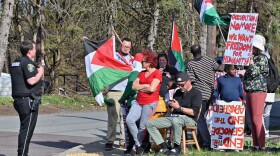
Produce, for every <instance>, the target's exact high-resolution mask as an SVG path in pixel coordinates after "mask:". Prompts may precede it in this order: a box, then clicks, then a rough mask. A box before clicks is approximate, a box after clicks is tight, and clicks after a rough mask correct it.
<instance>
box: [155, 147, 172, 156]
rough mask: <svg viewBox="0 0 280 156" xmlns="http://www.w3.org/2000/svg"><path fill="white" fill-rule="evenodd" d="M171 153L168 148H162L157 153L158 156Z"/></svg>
mask: <svg viewBox="0 0 280 156" xmlns="http://www.w3.org/2000/svg"><path fill="white" fill-rule="evenodd" d="M169 152H170V150H169V149H168V148H162V149H160V150H159V151H158V152H157V153H156V156H160V155H167V154H169Z"/></svg>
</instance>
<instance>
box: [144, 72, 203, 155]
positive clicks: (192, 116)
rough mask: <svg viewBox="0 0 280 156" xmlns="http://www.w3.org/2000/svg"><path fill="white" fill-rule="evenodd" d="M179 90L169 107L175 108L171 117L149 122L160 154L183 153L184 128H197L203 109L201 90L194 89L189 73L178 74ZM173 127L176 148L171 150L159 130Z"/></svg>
mask: <svg viewBox="0 0 280 156" xmlns="http://www.w3.org/2000/svg"><path fill="white" fill-rule="evenodd" d="M176 83H177V85H178V87H179V88H180V89H178V90H177V91H176V92H175V94H174V96H173V100H172V101H169V102H168V105H169V106H170V107H171V108H173V112H172V114H171V116H170V117H162V118H157V119H154V120H149V121H148V122H147V124H146V125H147V130H148V132H149V134H150V135H151V137H152V138H153V140H154V141H155V143H156V144H157V145H160V147H161V149H160V150H159V152H158V154H169V155H178V154H180V152H181V147H180V143H181V136H182V127H184V126H195V125H196V122H197V118H198V115H199V110H200V109H201V102H202V96H201V93H200V91H199V90H197V89H196V88H194V87H192V84H191V81H190V77H189V76H188V74H187V73H178V74H177V76H176ZM168 127H172V130H173V131H174V140H173V144H174V148H173V149H171V150H169V148H168V146H167V144H166V142H165V140H163V138H162V136H161V134H160V133H159V129H161V128H168Z"/></svg>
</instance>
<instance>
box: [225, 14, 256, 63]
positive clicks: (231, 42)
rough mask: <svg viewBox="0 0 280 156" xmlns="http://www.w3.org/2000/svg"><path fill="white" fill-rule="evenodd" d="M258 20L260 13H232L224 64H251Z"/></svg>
mask: <svg viewBox="0 0 280 156" xmlns="http://www.w3.org/2000/svg"><path fill="white" fill-rule="evenodd" d="M257 21H258V14H256V13H232V14H231V21H230V26H229V33H228V37H227V43H226V50H225V54H224V64H234V65H244V66H248V65H249V61H250V53H251V51H252V48H253V46H252V39H253V37H254V36H255V33H256V28H257Z"/></svg>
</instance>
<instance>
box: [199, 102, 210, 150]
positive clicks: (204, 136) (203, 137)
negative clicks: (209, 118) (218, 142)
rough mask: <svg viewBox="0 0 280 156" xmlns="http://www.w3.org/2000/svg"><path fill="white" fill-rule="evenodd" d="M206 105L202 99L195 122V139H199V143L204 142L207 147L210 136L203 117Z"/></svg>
mask: <svg viewBox="0 0 280 156" xmlns="http://www.w3.org/2000/svg"><path fill="white" fill-rule="evenodd" d="M206 105H207V101H204V100H203V101H202V108H201V112H200V116H199V118H198V122H197V130H198V133H197V137H198V138H197V139H198V140H199V142H200V144H204V145H205V146H208V147H209V146H210V145H211V136H210V133H209V130H208V127H207V124H206V119H205V117H204V115H205V113H206Z"/></svg>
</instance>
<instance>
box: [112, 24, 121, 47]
mask: <svg viewBox="0 0 280 156" xmlns="http://www.w3.org/2000/svg"><path fill="white" fill-rule="evenodd" d="M112 31H113V33H114V34H115V35H116V37H117V39H118V41H119V42H120V44H122V40H121V39H120V37H119V35H118V34H117V32H116V31H115V29H114V28H112Z"/></svg>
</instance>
